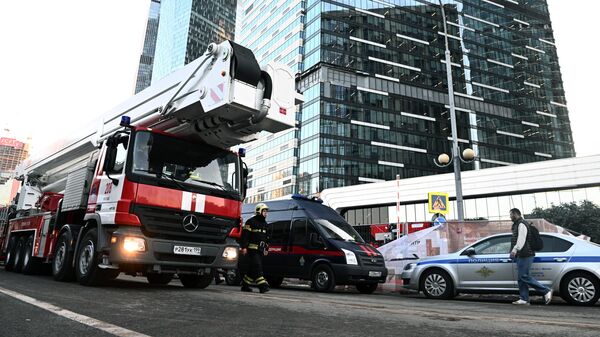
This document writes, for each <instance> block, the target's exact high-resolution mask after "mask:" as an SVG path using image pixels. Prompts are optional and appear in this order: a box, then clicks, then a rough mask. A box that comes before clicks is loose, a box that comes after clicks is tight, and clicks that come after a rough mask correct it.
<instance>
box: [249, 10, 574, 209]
mask: <svg viewBox="0 0 600 337" xmlns="http://www.w3.org/2000/svg"><path fill="white" fill-rule="evenodd" d="M248 3H252V5H250V4H248ZM281 4H283V5H281ZM443 4H444V8H445V11H446V16H447V21H448V25H447V29H448V40H449V45H450V51H451V54H452V60H451V67H452V72H453V82H454V83H453V84H454V90H455V97H454V99H455V105H456V113H457V124H458V132H457V137H458V141H459V144H460V147H461V150H462V149H464V148H467V147H471V148H473V149H474V150H475V151H476V153H477V155H478V158H477V160H476V161H475V162H473V163H467V164H462V169H463V170H471V169H483V168H489V167H497V166H506V165H512V164H520V163H527V162H534V161H541V160H548V159H557V158H565V157H573V156H574V155H575V151H574V146H573V140H572V135H571V128H570V122H569V116H568V110H567V105H566V99H565V94H564V90H563V86H562V79H561V74H560V67H559V63H558V57H557V53H556V45H555V43H554V38H553V31H552V26H551V22H550V18H549V13H548V7H547V4H546V1H545V0H527V1H526V0H462V1H460V0H444V1H443ZM251 6H252V7H254V8H256V7H259V8H265V9H263V10H261V11H260V12H259V13H258V14H257V16H254V17H252V20H247V21H245V23H242V24H241V26H240V27H241V29H242V31H244V28H248V27H249V26H250V29H251V30H252V31H255V32H259V31H261V30H264V29H267V31H266V32H267V33H265V34H257V36H255V37H254V38H256V39H263V41H262V42H261V43H262V44H266V45H269V46H271V47H269V48H276V47H277V46H279V45H282V44H283V43H284V42H286V43H287V42H288V41H289V39H286V38H284V39H283V40H276V39H273V38H271V36H276V35H272V34H273V33H271V31H270V30H269V28H266V26H263V25H260V24H257V23H258V22H262V21H264V20H266V22H268V24H267V25H272V24H274V22H275V21H276V20H275V19H274V18H275V17H276V15H275V14H272V12H271V11H277V10H278V9H279V8H282V9H283V10H282V11H285V13H289V12H290V10H289V9H288V8H290V7H293V6H300V14H299V15H298V16H296V17H294V19H293V20H292V19H290V20H291V21H294V20H296V21H297V22H299V25H300V24H301V28H300V35H301V36H302V43H301V45H300V48H299V50H298V53H299V54H298V55H299V56H301V57H300V58H296V59H295V60H294V59H293V57H292V55H288V56H287V58H286V59H285V60H284V62H286V61H287V62H289V63H291V65H295V64H297V65H298V67H297V68H296V71H298V82H297V84H298V89H299V90H300V91H301V92H303V93H304V100H305V101H304V103H303V105H302V110H301V114H300V115H299V121H300V132H299V134H298V139H297V141H298V144H299V151H298V152H297V153H294V154H295V155H297V158H298V167H297V168H296V170H297V171H295V174H296V178H297V182H298V185H297V190H298V192H301V193H305V194H313V193H318V192H319V191H321V190H323V189H325V188H331V187H338V186H347V185H355V184H360V183H368V182H376V181H381V180H392V179H395V177H396V175H400V177H401V178H408V177H415V176H423V175H430V174H437V173H443V172H451V171H452V166H450V167H446V168H441V167H438V166H436V165H434V163H433V160H434V158H436V157H437V156H438V155H439V154H441V153H450V152H451V145H452V143H451V141H450V139H451V133H450V120H449V118H450V116H449V115H450V113H449V107H448V101H449V100H448V94H447V92H448V91H447V83H446V82H447V80H446V65H445V60H444V49H445V47H444V37H445V36H444V24H443V21H442V15H441V14H442V13H441V10H440V5H439V2H438V1H437V0H430V1H428V0H358V1H351V0H341V1H321V0H307V1H305V2H303V1H281V2H277V5H273V3H272V2H270V1H249V2H247V4H246V6H245V7H244V8H245V9H246V10H249V12H252V9H251ZM269 6H275V7H269ZM249 8H250V9H249ZM260 16H262V19H261V18H260ZM240 19H241V18H240ZM252 27H256V28H252ZM302 28H303V29H302ZM272 29H273V31H274V33H275V34H277V33H276V32H275V31H281V30H283V29H286V27H284V26H276V27H274V28H272ZM286 34H287V33H286ZM240 41H241V42H242V43H243V40H240ZM251 48H253V51H254V52H255V53H256V54H257V55H259V56H260V55H263V54H265V55H271V54H267V50H266V49H264V48H262V47H256V46H255V47H251ZM256 154H257V155H259V156H260V154H261V153H260V151H257V153H256ZM282 154H283V152H280V153H278V155H282ZM282 160H284V158H282ZM250 167H251V168H252V165H250ZM267 181H268V180H267ZM250 195H252V193H250ZM259 198H260V197H257V198H254V199H256V200H258V199H259ZM254 199H253V200H252V201H254ZM265 199H269V197H268V196H266V195H265Z"/></svg>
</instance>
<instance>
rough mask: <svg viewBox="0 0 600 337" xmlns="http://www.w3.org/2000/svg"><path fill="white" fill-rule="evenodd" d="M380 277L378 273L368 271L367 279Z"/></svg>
mask: <svg viewBox="0 0 600 337" xmlns="http://www.w3.org/2000/svg"><path fill="white" fill-rule="evenodd" d="M380 276H381V272H380V271H370V272H369V277H380Z"/></svg>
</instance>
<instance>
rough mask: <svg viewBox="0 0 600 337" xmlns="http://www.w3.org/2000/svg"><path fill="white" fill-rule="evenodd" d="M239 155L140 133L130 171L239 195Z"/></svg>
mask: <svg viewBox="0 0 600 337" xmlns="http://www.w3.org/2000/svg"><path fill="white" fill-rule="evenodd" d="M238 171H239V170H238V158H237V156H236V155H235V154H233V153H232V152H229V151H226V150H221V149H218V148H216V147H213V146H210V145H205V144H195V143H189V142H187V141H185V140H181V139H177V138H173V137H169V136H165V135H161V134H155V133H151V132H147V131H142V132H137V133H136V136H135V142H134V151H133V164H132V165H131V172H132V173H134V174H136V175H139V176H142V177H147V178H152V179H157V180H159V181H163V182H170V184H173V185H175V186H177V187H178V188H182V189H184V187H185V189H195V188H200V189H203V190H207V189H209V190H215V191H217V193H225V194H228V195H239V194H240V193H239V184H238V181H239V179H238Z"/></svg>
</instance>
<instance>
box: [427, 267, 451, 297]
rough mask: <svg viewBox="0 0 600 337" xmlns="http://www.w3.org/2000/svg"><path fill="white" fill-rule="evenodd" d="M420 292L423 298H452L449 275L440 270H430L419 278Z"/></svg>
mask: <svg viewBox="0 0 600 337" xmlns="http://www.w3.org/2000/svg"><path fill="white" fill-rule="evenodd" d="M420 289H421V291H423V294H424V295H425V297H428V298H436V299H450V298H452V297H454V284H453V283H452V278H450V275H448V273H446V272H445V271H443V270H441V269H430V270H427V271H425V272H424V273H423V275H422V276H421V287H420Z"/></svg>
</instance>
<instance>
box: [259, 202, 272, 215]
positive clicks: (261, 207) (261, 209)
mask: <svg viewBox="0 0 600 337" xmlns="http://www.w3.org/2000/svg"><path fill="white" fill-rule="evenodd" d="M265 209H266V210H269V206H267V204H264V203H262V202H261V203H260V204H258V205H256V214H261V213H262V211H263V210H265Z"/></svg>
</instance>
